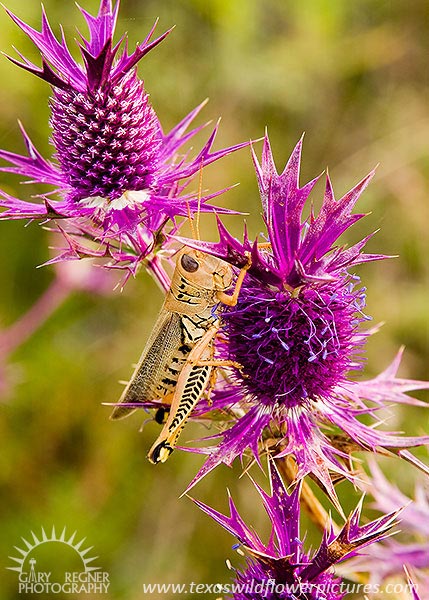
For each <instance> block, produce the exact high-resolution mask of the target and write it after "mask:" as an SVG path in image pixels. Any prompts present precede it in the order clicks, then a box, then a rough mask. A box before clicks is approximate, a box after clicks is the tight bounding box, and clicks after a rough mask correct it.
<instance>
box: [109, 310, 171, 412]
mask: <svg viewBox="0 0 429 600" xmlns="http://www.w3.org/2000/svg"><path fill="white" fill-rule="evenodd" d="M181 337H182V328H181V318H180V315H179V314H178V313H173V312H170V311H167V310H166V309H162V310H161V313H160V315H159V317H158V320H157V322H156V325H155V327H154V329H153V331H152V333H151V336H150V338H149V340H148V341H147V343H146V346H145V348H144V350H143V353H142V355H141V357H140V360H139V362H138V364H137V366H136V368H135V371H134V373H133V375H132V377H131V379H130V381H129V382H128V384H127V386H126V388H125V389H124V391H123V393H122V396H121V398H120V400H119V403H118V404H117V405H116V406H115V408H114V409H113V412H112V414H111V415H110V418H111V419H122V418H124V417H127V416H128V415H130V414H131V413H132V412H134V411H135V410H136V409H137V408H138V406H136V407H134V406H129V404H138V403H143V402H145V401H150V400H155V399H161V398H163V397H165V396H166V395H167V394H168V393H169V392H170V391H171V389H170V388H171V387H173V388H174V386H175V384H176V383H177V378H178V376H179V371H180V367H181V365H180V362H179V361H178V360H177V355H178V349H179V347H180V345H181ZM174 359H176V360H175V363H177V370H176V371H174V370H172V369H171V365H172V364H173V362H174ZM121 404H124V406H121Z"/></svg>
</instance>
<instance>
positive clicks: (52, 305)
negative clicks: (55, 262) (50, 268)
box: [0, 279, 71, 357]
mask: <svg viewBox="0 0 429 600" xmlns="http://www.w3.org/2000/svg"><path fill="white" fill-rule="evenodd" d="M70 291H71V290H70V287H68V286H67V285H65V284H64V283H63V282H62V281H60V280H59V279H55V280H54V281H53V283H51V285H50V286H49V287H48V289H47V290H46V291H45V292H44V293H43V294H42V295H41V296H40V298H38V299H37V300H36V302H35V304H33V306H32V307H31V308H30V309H29V310H28V311H27V312H26V313H25V314H24V315H23V316H22V317H20V318H19V319H18V320H17V321H16V322H15V323H13V324H12V325H11V326H10V327H8V328H7V329H5V330H4V331H2V332H1V333H0V357H5V356H7V355H8V354H11V353H12V352H14V351H15V350H16V349H17V348H18V347H19V346H20V345H21V344H23V343H24V342H26V341H27V340H28V339H29V338H30V337H31V336H32V335H33V333H34V332H35V331H37V330H38V329H39V328H40V327H41V326H42V325H43V323H45V321H46V320H47V319H48V318H49V317H50V316H51V314H52V313H53V312H55V310H56V309H57V308H58V307H59V306H60V305H61V304H62V303H63V302H64V300H65V299H66V298H67V297H68V296H69V294H70Z"/></svg>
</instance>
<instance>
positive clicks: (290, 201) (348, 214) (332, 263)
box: [189, 138, 429, 499]
mask: <svg viewBox="0 0 429 600" xmlns="http://www.w3.org/2000/svg"><path fill="white" fill-rule="evenodd" d="M300 158H301V142H299V144H298V145H297V146H296V148H295V150H294V151H293V153H292V156H291V157H290V159H289V162H288V163H287V165H286V168H285V169H284V171H283V173H282V174H281V175H278V173H277V171H276V168H275V165H274V161H273V157H272V153H271V149H270V144H269V140H268V138H266V139H265V143H264V148H263V154H262V163H261V164H259V162H258V160H257V159H256V157H255V156H254V161H255V166H256V174H257V178H258V184H259V190H260V194H261V198H262V206H263V214H264V219H265V222H266V226H267V236H268V242H267V243H263V244H259V243H258V242H255V243H253V244H252V243H250V242H249V240H248V238H247V235H246V234H245V238H244V243H242V244H241V243H239V242H238V241H237V240H236V239H234V238H233V237H231V236H230V235H229V233H228V232H227V231H226V229H225V228H224V227H223V225H222V224H221V223H219V231H220V236H221V240H220V242H219V243H217V244H212V243H203V242H202V243H200V244H194V245H195V246H197V245H198V247H200V248H201V249H202V250H204V251H206V252H208V253H211V254H214V255H216V256H219V257H220V258H223V259H224V260H227V261H229V262H231V263H232V264H235V265H236V266H238V267H241V266H243V264H244V263H245V262H246V261H247V260H248V258H247V257H248V256H249V255H250V257H251V261H252V266H251V268H250V269H249V271H248V275H247V277H246V278H245V280H244V283H243V286H242V288H241V293H240V297H239V300H238V304H237V305H236V306H235V307H232V308H230V309H228V310H227V311H224V313H223V322H224V332H225V335H226V338H227V344H223V345H222V347H223V348H226V349H225V350H221V353H223V356H224V357H225V358H227V359H229V360H233V361H236V362H237V363H239V364H240V365H242V368H241V369H240V370H237V371H235V373H234V375H233V376H232V377H231V383H230V384H224V385H223V387H222V388H221V389H220V390H218V391H217V392H216V393H215V394H214V396H213V408H214V409H225V408H229V409H230V412H231V410H232V412H233V414H235V418H236V419H237V422H236V423H235V424H234V425H233V427H231V428H230V429H228V430H226V431H224V433H223V434H222V435H223V438H224V439H223V441H222V442H221V443H220V445H219V446H218V447H211V448H208V449H205V450H204V451H205V452H207V453H208V454H209V458H208V460H207V462H206V464H205V465H204V467H203V469H202V470H201V471H200V473H199V475H198V477H197V480H198V478H200V477H202V476H203V475H204V474H205V473H207V472H208V471H210V469H212V468H214V467H215V466H216V465H217V464H219V463H220V462H225V463H226V464H231V462H232V461H233V460H234V458H235V457H236V456H241V455H242V454H243V452H244V451H245V450H246V449H247V448H250V449H251V450H252V452H253V454H254V455H255V457H256V459H257V460H258V453H259V447H260V446H259V442H260V440H261V438H262V435H263V436H264V439H265V440H267V438H271V443H270V444H269V446H270V447H271V448H272V449H273V451H274V453H277V456H278V457H282V456H285V455H288V454H293V455H294V457H295V459H296V462H297V464H298V477H302V476H304V475H306V474H307V473H313V474H314V475H315V476H316V477H317V478H318V479H319V481H320V482H321V483H322V485H323V486H324V488H325V489H326V490H328V491H329V492H330V494H331V496H332V497H333V498H334V499H335V492H334V488H333V484H332V479H331V471H336V472H339V473H341V474H342V475H343V476H346V477H350V471H349V465H348V464H347V460H348V458H349V453H348V451H347V449H348V448H352V449H356V448H358V449H359V448H364V449H370V450H375V449H376V448H377V447H378V446H393V447H396V446H398V447H403V446H408V445H413V444H420V443H425V442H427V441H428V439H429V438H401V437H399V436H396V435H392V434H389V433H387V432H383V431H378V430H377V429H375V428H374V425H375V424H377V422H375V423H373V426H371V427H369V426H367V425H364V424H362V423H361V422H360V421H359V420H358V418H357V417H358V415H359V414H361V413H364V412H369V413H373V412H374V404H373V408H372V409H370V408H368V407H367V406H366V404H365V403H364V400H369V401H372V402H373V403H375V407H377V405H379V406H383V405H384V403H385V402H388V401H392V402H415V403H416V404H418V403H419V402H418V401H414V400H413V399H411V398H408V397H407V396H406V395H405V394H404V392H406V391H409V390H411V389H416V388H419V387H429V384H427V383H424V382H407V381H404V380H399V379H395V374H396V370H397V367H398V365H399V360H397V361H395V363H394V365H392V367H391V368H389V369H388V370H387V371H386V373H384V374H382V375H381V376H380V377H379V378H377V379H376V380H374V381H367V382H360V383H357V382H355V381H354V380H353V379H351V374H352V373H353V371H356V370H359V369H360V368H361V367H362V351H363V346H364V343H365V340H366V338H367V336H368V335H369V333H368V332H365V331H364V330H362V329H361V327H360V326H361V324H362V322H364V321H366V320H367V317H366V316H365V314H364V313H363V310H364V307H365V290H364V289H363V288H362V287H361V286H360V284H359V279H358V278H357V277H356V275H354V274H353V273H350V270H351V268H354V267H355V266H356V265H358V264H360V263H365V262H368V261H372V260H377V259H381V258H383V256H381V255H371V254H364V253H363V248H364V246H365V243H366V241H367V240H368V237H370V236H368V237H367V238H365V239H364V240H362V241H360V242H358V243H357V244H355V245H354V246H352V247H349V248H347V247H344V246H338V245H336V244H337V240H338V238H339V237H340V235H341V234H342V233H344V232H345V231H346V230H347V229H348V228H349V227H350V226H351V225H353V224H354V223H356V221H358V220H359V219H361V218H362V217H363V216H364V215H362V214H353V212H352V211H353V208H354V206H355V204H356V202H357V200H358V198H359V196H360V195H361V193H362V192H363V190H364V189H365V188H366V186H367V184H368V182H369V180H370V179H371V177H372V173H371V174H370V175H368V177H366V178H365V179H363V180H362V181H361V182H360V183H358V184H357V185H356V186H355V187H354V188H353V189H352V190H350V191H349V192H348V193H347V194H345V195H344V196H343V197H342V198H341V199H339V200H336V199H335V197H334V192H333V189H332V186H331V182H330V179H329V177H327V181H326V189H325V194H324V198H323V202H322V206H321V208H320V211H319V213H318V214H317V215H316V214H314V212H313V210H311V211H310V215H309V217H308V218H306V217H305V216H304V214H303V213H304V209H305V206H306V202H307V199H308V196H309V194H310V192H311V190H312V189H313V187H314V184H315V183H316V181H317V179H315V180H313V181H311V182H310V183H308V184H306V185H304V186H303V187H300V185H299V169H300ZM189 244H190V245H192V242H189ZM237 409H238V410H237ZM321 425H328V426H329V428H330V431H331V432H332V425H334V426H337V427H338V428H340V430H342V432H343V433H342V434H341V435H334V436H333V435H332V434H331V436H330V437H329V436H327V435H326V433H325V431H323V430H322V429H321ZM268 426H269V429H267V427H268ZM266 447H267V446H266V445H265V448H266ZM200 451H201V450H200ZM343 459H344V461H343ZM194 482H195V481H194Z"/></svg>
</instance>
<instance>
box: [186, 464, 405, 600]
mask: <svg viewBox="0 0 429 600" xmlns="http://www.w3.org/2000/svg"><path fill="white" fill-rule="evenodd" d="M270 481H271V494H267V493H266V492H265V491H264V490H263V489H262V488H261V487H260V486H259V485H258V484H256V483H255V482H253V483H254V485H255V488H256V490H257V491H258V493H259V495H260V497H261V500H262V503H263V505H264V508H265V511H266V513H267V515H268V517H269V519H270V521H271V533H270V537H269V542H268V543H267V544H265V543H264V542H263V541H262V540H261V539H260V538H259V536H258V534H257V533H256V532H255V531H254V529H253V528H252V527H250V526H248V525H247V524H246V522H245V521H244V520H243V518H242V517H241V516H240V514H239V513H238V511H237V508H236V506H235V504H234V502H233V500H232V499H231V498H230V499H229V510H230V516H226V515H223V514H222V513H220V512H218V511H217V510H214V509H213V508H211V507H210V506H207V505H206V504H203V503H202V502H199V501H197V500H194V502H195V503H196V504H197V506H199V507H200V508H201V509H202V510H203V511H204V512H205V513H207V514H208V515H209V516H211V517H212V518H213V519H214V520H215V521H216V522H217V523H219V524H220V525H222V526H223V527H224V528H225V529H226V530H227V531H229V533H231V534H232V535H234V536H236V538H237V539H238V541H239V542H240V544H242V547H243V549H244V551H245V552H246V553H247V554H248V556H249V555H250V557H249V558H247V565H246V568H245V569H238V570H237V571H236V579H235V581H234V582H233V583H232V584H231V589H232V590H233V592H232V594H231V596H228V597H229V598H232V599H233V600H259V599H260V598H268V599H269V600H292V599H296V600H320V599H322V598H323V599H324V600H340V599H341V598H343V597H344V596H345V592H344V591H343V589H342V587H341V583H342V581H341V579H340V578H338V577H336V576H335V574H334V573H333V572H332V567H333V566H334V565H336V564H337V563H339V562H341V561H343V560H345V559H347V558H351V557H353V556H355V555H356V554H357V552H358V551H359V550H360V549H361V548H363V547H365V546H368V545H369V544H372V543H373V542H375V541H378V540H380V539H383V538H384V537H385V536H386V535H387V534H388V533H389V531H390V529H391V528H392V526H393V525H394V523H395V519H396V516H397V511H396V512H395V511H394V512H392V513H389V514H388V515H385V516H383V517H381V518H380V519H377V520H375V521H372V522H369V523H367V524H365V525H359V520H360V514H361V508H362V504H359V505H358V506H357V507H356V509H355V510H354V511H353V512H352V513H351V515H350V516H349V518H348V519H347V521H346V523H345V525H344V526H343V527H342V529H341V530H340V531H339V533H337V534H335V533H334V531H333V526H332V524H331V523H327V524H326V529H325V531H324V534H323V539H322V541H321V544H320V546H319V548H318V549H317V550H315V551H314V552H309V553H306V552H305V551H304V542H303V540H302V539H301V535H300V523H299V521H300V492H301V486H300V485H298V486H296V487H295V489H294V490H293V491H292V492H291V493H290V494H289V493H288V492H287V491H286V488H285V486H284V484H283V481H282V479H281V477H280V474H279V473H278V471H277V468H276V467H275V466H274V465H273V464H272V463H271V462H270Z"/></svg>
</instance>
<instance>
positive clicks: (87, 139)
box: [0, 0, 245, 254]
mask: <svg viewBox="0 0 429 600" xmlns="http://www.w3.org/2000/svg"><path fill="white" fill-rule="evenodd" d="M118 7H119V3H117V4H116V5H115V6H114V7H113V8H112V3H111V0H101V3H100V8H99V12H98V14H97V16H92V15H90V14H89V13H87V12H86V11H84V10H83V9H81V12H82V14H83V16H84V17H85V20H86V22H87V25H88V28H89V34H90V35H89V39H85V38H84V37H83V36H82V35H81V36H80V37H81V43H80V45H79V47H80V51H81V54H82V58H83V64H81V63H79V62H76V61H75V59H74V58H73V56H72V55H71V53H70V51H69V49H68V46H67V43H66V40H65V37H64V34H63V33H62V37H61V40H60V41H59V40H58V39H57V38H56V37H55V35H54V33H53V31H52V29H51V27H50V25H49V22H48V19H47V17H46V15H45V13H44V12H43V15H42V29H41V31H40V32H39V31H37V30H35V29H33V28H31V27H30V26H29V25H27V24H25V23H24V22H23V21H21V20H20V19H19V18H18V17H16V16H15V15H13V14H12V13H10V12H9V11H8V12H9V15H10V16H11V18H12V19H13V20H14V22H15V23H16V24H17V25H18V26H19V27H20V28H21V29H22V30H23V31H24V32H25V33H26V34H27V35H28V36H29V38H30V39H31V40H32V41H33V42H34V44H35V45H36V46H37V48H38V49H39V51H40V54H41V57H42V67H41V68H39V67H37V66H36V65H34V64H33V63H31V62H30V61H29V60H27V59H26V58H24V57H21V58H22V60H21V61H19V60H15V59H13V58H10V60H12V62H14V63H15V64H17V65H19V66H20V67H22V68H24V69H26V70H27V71H30V72H31V73H34V74H35V75H37V76H38V77H41V78H42V79H44V80H45V81H47V82H48V83H49V84H50V85H51V86H52V89H53V96H52V99H51V110H52V116H51V127H52V139H51V141H52V143H53V145H54V146H55V159H56V161H53V162H51V161H47V160H45V159H44V158H43V157H42V156H41V155H40V154H39V153H38V152H37V150H36V149H35V147H34V146H33V144H32V142H31V140H30V139H29V137H28V135H27V134H26V132H25V131H24V129H22V133H23V136H24V141H25V143H26V146H27V150H28V156H21V155H17V154H13V153H11V152H7V151H1V152H0V157H1V158H3V159H5V160H7V161H8V162H9V163H11V165H12V166H9V167H3V170H5V171H10V172H13V173H17V174H20V175H23V176H25V177H27V178H29V179H30V180H32V181H35V182H40V183H47V184H51V185H53V186H55V188H56V191H57V193H58V195H59V196H60V198H59V199H55V196H54V197H52V195H50V198H49V200H46V199H45V202H44V203H33V202H26V201H21V200H18V199H17V198H13V197H11V196H9V195H7V194H2V198H1V199H0V206H3V207H4V208H6V211H5V212H3V213H2V215H1V218H3V219H5V218H13V219H17V218H46V217H48V218H50V217H54V218H55V217H61V218H63V219H64V218H72V219H73V220H74V224H76V223H79V226H82V222H84V223H88V222H89V221H90V222H91V225H94V224H95V226H96V230H95V231H92V230H91V231H88V228H87V227H86V229H85V230H84V232H83V233H85V235H86V236H87V237H88V236H89V237H91V236H94V237H96V236H97V234H98V238H100V237H101V239H106V238H109V237H110V238H111V237H115V238H116V239H119V240H120V241H121V242H123V241H125V242H128V243H129V237H130V236H131V237H132V239H133V242H134V246H136V245H137V246H138V242H137V243H136V242H135V240H138V241H139V242H141V246H142V247H141V248H139V247H137V250H136V252H138V251H139V250H140V251H141V252H142V253H143V254H144V253H145V250H146V248H145V247H144V246H145V245H146V246H148V247H149V248H150V247H151V246H150V242H153V239H152V238H151V234H155V233H156V232H157V231H158V230H159V229H160V228H161V227H162V225H163V224H164V223H165V221H166V220H167V219H169V218H170V219H174V217H175V216H177V215H186V214H187V211H188V210H189V208H188V205H190V208H191V210H192V209H193V208H195V207H196V206H197V200H196V198H195V194H194V195H193V194H188V195H186V194H184V195H183V194H182V195H181V196H179V194H180V193H181V192H182V191H183V189H184V187H185V186H186V185H187V183H188V181H189V178H192V176H193V175H195V173H197V171H198V170H200V169H201V168H202V167H204V166H205V165H207V164H209V163H211V162H213V161H215V160H217V159H218V158H221V157H222V156H225V155H226V154H228V153H230V152H232V151H233V150H235V149H237V148H239V147H241V146H242V145H239V146H235V147H232V148H227V149H224V150H220V151H217V152H211V148H212V144H213V141H214V138H215V135H216V131H217V127H216V128H215V129H214V131H213V132H212V134H211V135H210V137H209V139H208V141H207V143H206V145H205V146H204V147H203V149H202V150H201V152H200V153H199V154H198V155H197V156H196V157H194V158H192V159H189V158H188V157H187V156H186V155H184V156H179V155H178V151H179V149H180V148H181V146H182V145H183V144H184V143H185V142H187V141H188V140H189V139H190V138H191V137H192V136H193V135H194V134H195V133H196V132H197V131H199V130H200V129H201V127H197V128H195V129H193V130H191V131H190V132H187V129H188V127H189V125H190V123H191V122H192V121H193V119H194V118H195V116H196V115H197V114H198V112H199V111H200V109H201V108H202V106H203V105H204V103H203V104H202V105H200V106H198V107H197V108H196V109H194V110H193V111H192V112H191V113H190V114H189V115H188V116H187V117H185V119H183V121H182V122H180V123H179V124H178V125H177V126H176V127H174V128H173V130H172V131H170V133H168V134H164V132H163V130H162V127H161V124H160V122H159V120H158V117H157V115H156V113H155V111H154V109H153V108H152V106H151V104H150V102H149V97H148V94H147V92H146V90H145V88H144V85H143V81H141V80H140V79H139V78H138V77H137V73H136V64H137V63H138V62H139V61H140V59H141V58H143V56H145V55H146V54H147V53H148V52H149V51H150V50H151V49H152V48H154V47H155V46H156V45H157V44H159V43H160V42H161V41H162V40H163V39H164V38H165V36H166V35H167V34H168V33H169V32H168V31H167V32H166V33H164V34H163V35H161V36H160V37H158V38H157V39H155V40H154V41H150V40H151V37H152V34H153V32H154V28H152V30H151V31H150V32H149V34H148V36H147V37H146V39H145V40H144V42H143V43H142V44H140V45H137V47H136V49H135V50H134V52H132V53H128V50H127V43H126V41H125V47H123V48H122V49H121V46H122V42H123V39H124V38H122V39H121V40H120V41H119V42H118V43H116V44H115V43H114V42H113V36H114V31H115V25H116V20H117V14H118ZM244 145H245V144H244ZM207 199H208V197H205V198H203V199H202V210H209V207H207V206H204V204H205V201H206V200H207ZM139 225H141V226H142V227H143V228H144V230H143V233H142V232H137V229H138V226H139ZM98 229H100V231H98ZM100 232H101V233H100ZM148 240H149V241H148Z"/></svg>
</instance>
